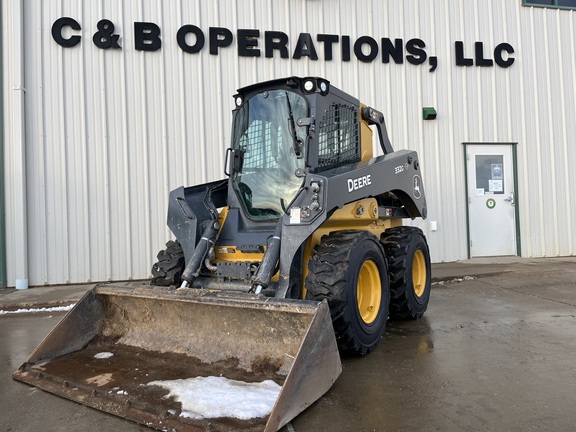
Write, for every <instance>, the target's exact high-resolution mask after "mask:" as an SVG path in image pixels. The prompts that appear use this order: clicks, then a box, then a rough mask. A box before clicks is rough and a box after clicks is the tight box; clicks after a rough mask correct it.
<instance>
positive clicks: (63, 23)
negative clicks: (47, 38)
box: [52, 17, 82, 48]
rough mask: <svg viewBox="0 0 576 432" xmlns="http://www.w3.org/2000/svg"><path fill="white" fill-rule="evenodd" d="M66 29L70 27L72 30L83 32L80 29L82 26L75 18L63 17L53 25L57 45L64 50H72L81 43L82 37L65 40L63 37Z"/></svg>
mask: <svg viewBox="0 0 576 432" xmlns="http://www.w3.org/2000/svg"><path fill="white" fill-rule="evenodd" d="M64 27H70V28H71V29H72V30H82V29H81V28H80V24H78V21H76V20H75V19H73V18H69V17H62V18H58V19H57V20H56V21H54V24H52V37H53V38H54V40H55V41H56V43H57V44H58V45H60V46H63V47H64V48H70V47H73V46H75V45H78V44H79V43H80V36H70V37H69V38H68V39H65V38H64V36H62V29H63V28H64Z"/></svg>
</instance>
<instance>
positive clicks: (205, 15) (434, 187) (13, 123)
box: [2, 0, 576, 285]
mask: <svg viewBox="0 0 576 432" xmlns="http://www.w3.org/2000/svg"><path fill="white" fill-rule="evenodd" d="M18 5H19V2H18V1H15V0H6V1H4V2H2V8H3V19H4V23H3V28H4V29H5V34H4V35H3V42H4V56H5V57H4V67H5V72H4V76H5V78H4V83H3V85H4V94H5V98H6V102H7V103H5V106H8V107H9V106H11V105H10V104H13V103H16V102H17V101H18V99H17V98H18V92H16V91H14V90H13V89H12V87H13V85H14V83H13V82H12V81H11V77H14V76H17V74H18V70H17V65H14V64H13V62H12V60H13V59H14V58H17V55H16V53H14V51H13V50H14V49H18V48H17V45H14V44H15V43H17V42H18V41H17V36H16V35H15V34H14V33H13V32H12V31H11V28H12V27H11V26H12V23H11V22H10V19H11V17H13V16H15V14H16V13H15V12H14V13H12V12H11V11H13V10H15V9H17V8H18ZM63 16H69V17H72V18H74V19H76V20H77V21H78V22H79V23H80V25H81V26H82V31H81V33H80V34H81V36H82V41H81V43H80V44H79V45H78V46H76V47H73V48H62V47H60V46H59V45H58V44H56V42H55V41H54V40H53V39H52V36H51V26H52V24H53V23H54V21H55V20H56V19H58V18H60V17H63ZM24 17H25V20H24V30H25V31H24V35H25V38H24V50H23V52H24V56H25V58H24V64H25V87H26V96H25V109H26V112H25V119H24V120H25V125H26V137H25V142H26V167H25V168H26V179H25V180H26V188H27V190H26V194H27V202H26V204H27V212H26V213H27V225H26V226H24V227H23V226H22V221H23V220H25V219H23V218H22V215H21V213H22V211H21V210H19V209H21V208H22V206H20V207H18V205H14V202H15V200H16V201H17V199H18V195H19V194H21V193H22V191H19V189H18V188H19V187H20V186H21V183H22V182H21V181H20V180H19V177H18V172H17V168H18V167H17V166H16V165H14V164H9V163H7V166H6V167H5V169H6V183H7V200H8V201H7V215H6V216H7V237H8V240H7V247H8V255H9V261H8V280H9V284H10V283H11V282H12V281H13V280H14V279H15V278H18V277H20V276H19V275H18V274H17V272H18V271H19V270H18V269H19V268H20V267H19V264H18V263H17V262H15V260H14V259H10V256H13V257H17V256H18V251H21V250H22V249H21V248H20V246H19V245H18V241H19V240H20V239H21V238H23V236H24V234H23V233H22V232H23V231H25V232H26V234H27V254H28V272H29V275H28V277H29V280H30V284H31V285H41V284H55V283H65V282H84V281H88V280H92V281H99V280H121V279H128V278H145V277H147V276H148V274H149V269H150V266H151V263H152V262H153V261H154V256H155V254H156V252H157V251H158V250H159V249H160V248H161V247H162V246H163V244H164V242H165V241H166V240H167V239H168V238H169V235H170V234H169V231H168V229H167V228H166V227H165V219H166V201H167V197H168V193H169V191H170V190H171V189H173V188H175V187H178V186H180V185H191V184H195V183H200V182H205V181H209V180H215V179H218V178H221V177H222V176H223V174H222V170H223V160H224V152H225V148H226V147H227V145H228V141H229V139H230V132H229V131H230V119H231V116H230V114H229V113H230V110H231V109H232V108H233V106H232V105H233V104H232V98H231V95H232V94H234V92H235V90H236V89H237V88H238V87H241V86H244V85H248V84H251V83H254V82H257V81H261V80H267V79H272V78H277V77H281V76H289V75H319V76H324V77H326V78H327V79H329V80H330V81H331V82H332V83H333V84H334V85H336V86H337V87H339V88H341V89H343V90H344V91H347V92H349V93H351V94H354V95H356V96H357V97H358V98H359V99H360V100H361V101H363V102H364V103H367V104H369V105H372V106H374V107H376V108H378V109H380V110H382V111H383V112H384V114H385V117H386V120H387V125H388V131H389V134H390V138H391V141H392V144H393V145H394V147H395V148H396V149H400V148H410V149H416V150H418V151H419V153H420V158H421V161H422V167H423V171H424V181H425V183H424V186H425V188H426V190H427V198H428V207H429V220H435V221H438V228H439V229H438V231H437V232H428V230H427V226H428V224H427V223H422V222H417V221H416V222H415V223H416V224H418V225H420V226H422V227H423V228H424V229H425V231H426V232H427V235H428V239H429V243H430V248H431V251H432V258H433V260H434V261H453V260H458V259H465V258H466V257H467V244H466V202H465V178H464V161H463V146H462V143H463V142H517V143H518V169H519V187H518V191H517V193H518V203H519V206H520V207H519V208H520V227H521V233H522V238H521V241H522V254H523V255H524V256H555V255H572V254H574V251H575V248H576V236H575V232H574V229H573V228H572V222H573V220H574V216H573V215H574V214H576V200H575V199H574V198H573V193H572V191H573V189H574V186H576V174H575V173H574V169H573V167H574V166H575V165H576V142H575V138H574V137H575V136H576V122H575V121H574V119H575V118H576V108H575V101H576V85H575V83H574V77H575V76H576V46H575V44H576V42H575V36H576V35H575V29H574V27H575V20H576V15H575V13H574V12H573V11H567V10H552V9H542V8H530V7H523V6H522V5H521V0H504V1H503V0H492V1H479V0H471V1H465V2H463V1H456V0H436V1H434V2H431V1H429V0H419V1H411V2H400V1H383V0H359V1H350V0H348V1H346V0H308V1H305V0H290V1H282V2H280V1H279V2H273V1H270V0H250V1H233V0H229V1H224V0H220V1H211V2H200V1H189V2H184V1H176V0H174V1H161V0H140V1H136V0H132V1H111V0H100V1H78V0H44V1H39V0H26V1H24ZM101 19H109V20H111V21H112V22H113V23H114V25H115V33H117V34H119V35H120V40H119V42H120V44H121V46H122V50H111V49H109V50H101V49H99V48H97V47H96V46H95V45H94V44H93V43H92V36H93V34H94V33H95V32H96V31H97V28H96V25H97V23H98V21H100V20H101ZM137 21H149V22H153V23H156V24H157V25H158V26H159V27H160V28H161V32H162V33H161V39H162V48H161V50H159V51H156V52H141V51H136V50H135V49H134V27H133V23H134V22H137ZM185 24H194V25H197V26H198V27H200V28H201V29H202V30H203V32H204V33H205V35H206V45H205V46H204V48H203V50H202V51H201V52H200V53H198V54H186V53H184V52H183V51H182V50H181V49H180V48H179V46H178V45H177V43H176V33H177V31H178V29H179V28H180V27H181V26H182V25H185ZM209 27H226V28H228V29H230V30H232V32H233V33H235V32H236V31H237V30H238V29H259V30H260V31H261V37H260V39H259V48H260V49H261V50H262V56H261V57H259V58H251V57H239V56H238V55H237V48H236V40H235V41H234V43H233V45H232V46H230V47H228V48H224V49H221V50H220V54H219V55H210V54H209V52H208V46H207V45H208V29H209ZM267 30H275V31H283V32H285V33H286V34H288V35H289V38H290V41H289V50H290V59H280V58H278V55H277V53H275V54H276V56H275V58H274V59H267V58H265V57H264V31H267ZM301 32H308V33H311V34H312V36H313V38H315V36H316V35H317V34H319V33H329V34H336V35H340V36H341V35H350V36H351V39H352V41H354V40H356V39H357V38H358V37H360V36H363V35H368V36H372V37H374V38H375V39H376V40H378V41H379V40H380V38H382V37H389V38H391V39H395V38H401V39H403V41H404V43H406V42H407V41H408V40H409V39H411V38H420V39H422V40H423V41H424V42H425V43H426V49H425V50H426V52H427V54H428V56H437V58H438V68H437V70H436V71H435V72H429V71H428V69H429V66H428V65H427V64H424V65H418V66H415V65H412V64H409V63H408V62H406V61H404V63H403V64H394V63H393V62H392V63H390V64H388V65H386V64H382V63H381V61H380V59H381V57H380V56H379V57H378V58H377V59H376V60H375V61H374V62H372V63H362V62H360V61H358V60H357V59H356V58H355V57H354V54H352V59H351V61H350V62H342V61H341V55H340V50H339V45H335V46H334V48H335V49H334V59H333V60H332V61H328V62H327V61H324V60H323V58H324V51H323V49H324V46H323V45H322V44H321V43H317V44H316V45H315V46H316V49H317V51H318V55H319V57H320V58H319V60H318V61H311V60H308V59H300V60H296V59H292V58H291V57H292V51H293V50H294V47H295V45H296V41H297V39H298V35H299V34H300V33H301ZM73 33H74V34H76V33H77V32H73ZM458 40H460V41H464V44H465V52H466V54H467V56H470V55H471V54H472V53H473V50H474V42H476V41H482V42H483V43H484V47H485V51H486V54H487V55H490V56H492V52H491V50H493V48H494V47H495V46H496V45H497V44H499V43H501V42H508V43H509V44H511V45H512V46H513V47H514V49H515V53H514V54H513V57H514V58H515V59H516V60H515V63H514V64H513V65H512V66H511V67H510V68H507V69H502V68H500V67H497V66H494V67H487V68H480V67H468V68H463V67H457V66H455V60H454V56H455V52H454V42H455V41H458ZM424 106H433V107H435V108H436V109H437V111H438V118H437V119H436V120H434V121H423V120H422V107H424ZM4 115H5V125H6V142H5V145H6V146H7V150H6V152H7V155H8V158H7V161H8V162H9V161H10V157H11V156H12V155H18V148H19V147H18V146H19V142H18V139H17V138H14V133H16V132H17V131H16V130H15V128H17V123H18V121H19V119H18V118H17V117H18V112H14V111H12V110H10V109H6V110H5V113H4ZM20 121H22V120H20ZM11 253H12V255H11Z"/></svg>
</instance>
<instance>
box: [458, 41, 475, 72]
mask: <svg viewBox="0 0 576 432" xmlns="http://www.w3.org/2000/svg"><path fill="white" fill-rule="evenodd" d="M454 47H455V48H456V66H472V65H473V64H474V61H473V60H472V59H471V58H466V57H464V42H462V41H456V42H454Z"/></svg>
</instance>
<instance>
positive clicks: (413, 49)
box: [406, 39, 428, 65]
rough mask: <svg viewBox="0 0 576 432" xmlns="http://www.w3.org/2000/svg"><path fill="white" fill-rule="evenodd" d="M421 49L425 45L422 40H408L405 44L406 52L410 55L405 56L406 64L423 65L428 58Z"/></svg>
mask: <svg viewBox="0 0 576 432" xmlns="http://www.w3.org/2000/svg"><path fill="white" fill-rule="evenodd" d="M423 48H426V44H425V43H424V41H423V40H422V39H410V40H409V41H408V42H406V51H408V52H409V53H410V55H407V56H406V60H408V63H410V64H413V65H419V64H422V63H424V62H425V61H426V59H427V58H428V56H427V55H426V51H424V49H423Z"/></svg>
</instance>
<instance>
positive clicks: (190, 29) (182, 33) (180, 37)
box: [176, 25, 205, 54]
mask: <svg viewBox="0 0 576 432" xmlns="http://www.w3.org/2000/svg"><path fill="white" fill-rule="evenodd" d="M189 33H192V34H194V36H196V43H195V44H194V45H188V44H187V43H186V36H187V35H188V34H189ZM176 41H177V42H178V46H179V47H180V48H182V51H184V52H187V53H188V54H196V53H198V52H200V50H201V49H202V48H203V47H204V41H205V38H204V33H203V32H202V30H200V29H199V28H198V27H196V26H195V25H185V26H182V27H180V29H179V30H178V33H177V34H176Z"/></svg>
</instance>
